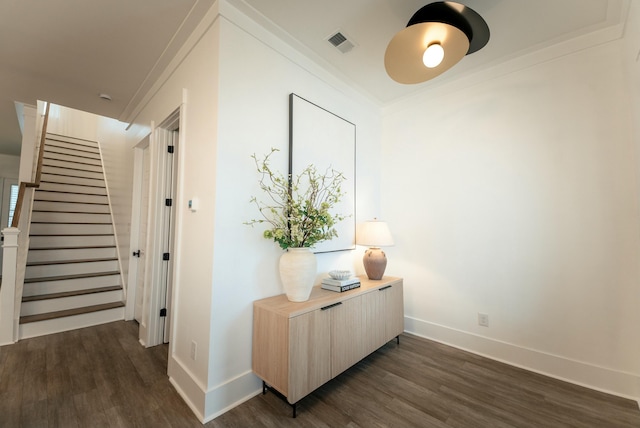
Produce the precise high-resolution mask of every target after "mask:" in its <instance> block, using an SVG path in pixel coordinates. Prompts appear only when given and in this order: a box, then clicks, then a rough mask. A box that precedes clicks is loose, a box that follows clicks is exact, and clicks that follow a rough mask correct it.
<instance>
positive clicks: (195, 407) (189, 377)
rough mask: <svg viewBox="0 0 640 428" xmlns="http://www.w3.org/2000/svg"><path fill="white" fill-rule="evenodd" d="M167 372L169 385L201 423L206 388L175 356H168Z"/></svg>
mask: <svg viewBox="0 0 640 428" xmlns="http://www.w3.org/2000/svg"><path fill="white" fill-rule="evenodd" d="M167 372H168V374H169V381H170V382H171V384H172V385H173V386H174V388H175V389H176V391H178V394H180V396H181V397H182V399H183V400H184V401H185V403H187V405H188V406H189V408H190V409H191V410H192V411H193V413H195V415H196V416H197V417H198V419H199V420H200V421H201V422H202V421H203V420H204V409H205V399H206V387H205V386H204V385H203V384H202V383H201V382H200V381H199V380H198V378H197V377H196V376H195V375H194V374H193V372H192V371H191V370H189V368H188V367H187V366H185V365H184V364H182V362H181V361H180V359H179V358H177V357H176V356H175V355H170V356H169V363H168V368H167Z"/></svg>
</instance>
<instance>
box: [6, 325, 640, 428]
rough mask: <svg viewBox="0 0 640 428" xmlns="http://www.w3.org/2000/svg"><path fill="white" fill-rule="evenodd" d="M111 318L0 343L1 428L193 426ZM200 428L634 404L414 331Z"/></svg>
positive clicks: (540, 423) (456, 422)
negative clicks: (295, 399)
mask: <svg viewBox="0 0 640 428" xmlns="http://www.w3.org/2000/svg"><path fill="white" fill-rule="evenodd" d="M137 335H138V326H137V324H136V323H135V322H115V323H110V324H105V325H101V326H95V327H90V328H86V329H80V330H75V331H72V332H65V333H59V334H56V335H51V336H47V337H41V338H34V339H27V340H23V341H20V342H18V343H16V344H14V345H9V346H4V347H0V428H4V427H7V428H33V427H43V428H48V427H65V428H67V427H83V428H84V427H89V426H90V427H105V428H115V427H118V428H129V427H131V428H147V427H151V426H153V427H160V428H162V427H185V428H192V427H193V428H198V427H201V426H202V424H201V423H200V422H199V421H198V420H197V418H196V417H195V416H194V414H193V412H192V411H191V409H190V408H189V407H188V406H187V405H186V403H185V402H184V401H183V400H182V399H181V397H180V396H179V395H178V393H177V392H176V390H175V389H174V387H173V386H172V385H171V383H170V382H169V379H168V377H167V373H166V372H167V361H168V346H167V345H161V346H157V347H153V348H149V349H145V348H144V347H142V346H140V344H139V342H138V339H137ZM205 426H206V427H212V428H221V427H224V428H229V427H242V428H245V427H252V428H253V427H256V428H288V427H292V428H293V427H313V428H334V427H347V428H370V427H394V428H395V427H401V428H402V427H425V428H447V427H449V428H453V427H456V428H485V427H490V428H514V427H515V428H541V427H544V428H638V427H640V410H638V405H637V403H635V402H634V401H631V400H626V399H623V398H619V397H615V396H611V395H608V394H604V393H601V392H598V391H593V390H590V389H587V388H583V387H580V386H577V385H573V384H569V383H566V382H562V381H559V380H556V379H551V378H548V377H545V376H542V375H539V374H536V373H532V372H529V371H526V370H523V369H519V368H516V367H512V366H509V365H506V364H504V363H500V362H497V361H492V360H489V359H486V358H483V357H480V356H478V355H474V354H470V353H468V352H464V351H461V350H458V349H455V348H451V347H448V346H445V345H442V344H438V343H435V342H431V341H428V340H425V339H421V338H418V337H415V336H412V335H408V334H405V335H402V337H401V340H400V345H397V344H396V343H395V342H390V343H388V344H387V345H385V346H383V347H382V348H381V349H379V350H378V351H376V352H374V353H373V354H371V355H370V356H368V357H367V358H365V359H364V360H362V361H361V362H359V363H358V364H356V365H355V366H354V367H352V368H351V369H349V370H347V371H346V372H344V373H343V374H341V375H340V376H338V377H337V378H336V379H333V380H332V381H330V382H328V383H327V384H325V385H323V386H322V387H320V388H318V389H317V390H316V391H315V392H313V393H312V394H310V395H309V396H307V397H305V398H304V399H302V400H301V401H300V402H299V403H298V417H297V418H295V419H293V418H292V417H291V407H290V406H289V405H288V404H287V403H286V402H284V401H283V400H281V399H280V398H278V397H277V396H276V395H274V394H273V393H267V394H266V395H262V394H260V395H258V396H256V397H254V398H252V399H250V400H248V401H247V402H245V403H243V404H241V405H240V406H237V407H235V408H233V409H231V410H230V411H228V412H227V413H225V414H223V415H221V416H219V417H218V418H216V419H214V420H213V421H211V422H209V423H207V424H206V425H205Z"/></svg>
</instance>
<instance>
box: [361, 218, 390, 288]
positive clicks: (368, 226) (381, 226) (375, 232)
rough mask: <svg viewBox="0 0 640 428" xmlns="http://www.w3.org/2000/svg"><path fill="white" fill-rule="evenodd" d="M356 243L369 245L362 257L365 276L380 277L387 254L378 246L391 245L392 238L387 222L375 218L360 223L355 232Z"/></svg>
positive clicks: (370, 277) (384, 266)
mask: <svg viewBox="0 0 640 428" xmlns="http://www.w3.org/2000/svg"><path fill="white" fill-rule="evenodd" d="M356 244H358V245H366V246H368V247H369V249H368V250H367V251H365V253H364V257H363V258H362V263H363V264H364V270H365V271H366V272H367V277H369V279H373V280H379V279H382V275H384V270H385V269H386V267H387V256H386V255H385V254H384V251H382V250H381V249H380V247H388V246H391V245H393V238H392V237H391V232H389V226H387V223H386V222H384V221H378V220H377V219H373V220H372V221H365V222H364V223H361V224H360V227H359V228H358V232H357V234H356Z"/></svg>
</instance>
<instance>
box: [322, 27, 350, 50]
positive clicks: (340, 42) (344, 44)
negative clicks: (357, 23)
mask: <svg viewBox="0 0 640 428" xmlns="http://www.w3.org/2000/svg"><path fill="white" fill-rule="evenodd" d="M327 40H328V41H329V43H331V44H332V45H333V46H335V47H336V48H338V50H339V51H340V52H342V53H347V52H349V51H350V50H351V49H353V48H354V46H355V44H354V43H353V42H351V41H350V40H349V39H348V38H347V36H345V35H344V33H343V32H341V31H337V32H335V33H334V34H333V35H331V36H329V37H328V38H327Z"/></svg>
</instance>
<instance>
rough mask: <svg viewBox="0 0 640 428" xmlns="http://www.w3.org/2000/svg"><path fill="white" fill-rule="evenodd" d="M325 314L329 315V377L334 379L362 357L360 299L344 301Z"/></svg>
mask: <svg viewBox="0 0 640 428" xmlns="http://www.w3.org/2000/svg"><path fill="white" fill-rule="evenodd" d="M326 312H330V313H331V347H332V352H331V375H332V377H336V376H338V375H339V374H340V373H342V372H343V371H345V370H346V369H348V368H349V367H351V366H352V365H354V364H355V363H357V362H358V361H360V360H361V359H362V357H363V356H364V354H363V337H362V331H363V330H362V326H363V324H362V323H363V319H362V299H361V298H360V297H354V298H351V299H348V300H344V301H342V302H341V303H340V304H339V305H336V306H333V307H331V308H328V309H327V310H326Z"/></svg>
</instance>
